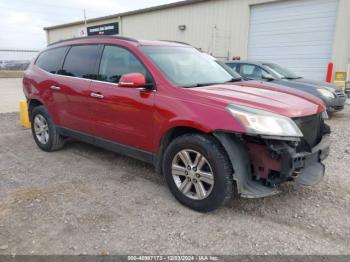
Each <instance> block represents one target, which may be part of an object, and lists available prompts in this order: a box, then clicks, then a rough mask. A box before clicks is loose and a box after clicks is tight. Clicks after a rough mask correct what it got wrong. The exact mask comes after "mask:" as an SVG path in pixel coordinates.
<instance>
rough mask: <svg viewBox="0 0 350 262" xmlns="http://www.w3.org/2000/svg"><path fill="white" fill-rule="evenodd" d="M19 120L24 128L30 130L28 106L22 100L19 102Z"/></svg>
mask: <svg viewBox="0 0 350 262" xmlns="http://www.w3.org/2000/svg"><path fill="white" fill-rule="evenodd" d="M19 120H20V122H21V125H22V126H23V127H24V128H30V121H29V115H28V105H27V102H26V101H24V100H22V101H20V102H19Z"/></svg>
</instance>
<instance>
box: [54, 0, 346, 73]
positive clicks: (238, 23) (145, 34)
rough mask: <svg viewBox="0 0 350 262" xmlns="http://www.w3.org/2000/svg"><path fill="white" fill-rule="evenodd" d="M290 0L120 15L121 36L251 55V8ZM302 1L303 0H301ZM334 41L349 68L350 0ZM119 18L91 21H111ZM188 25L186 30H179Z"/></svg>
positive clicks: (61, 35)
mask: <svg viewBox="0 0 350 262" xmlns="http://www.w3.org/2000/svg"><path fill="white" fill-rule="evenodd" d="M275 1H286V0H213V1H207V2H201V3H197V4H193V5H187V6H180V7H174V8H170V9H165V10H157V11H153V12H148V13H141V14H134V15H128V16H124V17H122V18H120V31H121V35H124V36H129V37H135V38H138V39H154V40H176V41H183V42H187V43H190V44H192V45H194V46H195V47H198V48H202V50H203V51H207V52H209V53H212V54H213V55H214V56H217V57H221V58H231V57H232V56H240V57H242V58H243V59H244V58H246V57H247V52H248V33H249V21H250V7H251V5H255V4H263V3H269V2H275ZM301 1H302V0H301ZM338 12H339V14H338V18H337V22H336V23H337V25H336V31H335V36H334V43H333V52H332V54H333V55H332V56H333V62H334V63H335V70H337V71H346V69H347V64H348V63H349V58H350V30H349V25H350V15H349V14H350V0H339V10H338ZM118 20H119V19H118V18H114V19H108V20H101V21H98V22H94V23H89V24H88V26H93V25H98V24H104V23H111V22H116V21H118ZM179 25H186V30H185V31H181V30H179V28H178V26H179ZM83 27H84V24H83V23H82V24H80V25H75V26H69V27H64V28H58V29H52V30H49V31H48V32H47V38H48V42H49V43H51V42H55V41H58V40H62V39H65V38H70V37H76V36H78V30H79V29H81V28H83Z"/></svg>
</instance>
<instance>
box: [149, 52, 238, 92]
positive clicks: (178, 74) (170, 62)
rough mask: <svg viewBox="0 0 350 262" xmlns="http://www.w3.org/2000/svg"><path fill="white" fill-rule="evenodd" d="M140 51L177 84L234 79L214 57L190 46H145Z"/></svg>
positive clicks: (192, 85)
mask: <svg viewBox="0 0 350 262" xmlns="http://www.w3.org/2000/svg"><path fill="white" fill-rule="evenodd" d="M142 51H143V52H144V53H145V54H146V55H147V56H148V57H150V58H151V60H152V61H153V62H154V63H155V64H156V65H157V66H158V68H159V69H160V70H161V71H162V72H163V73H164V74H165V75H166V76H167V78H168V79H169V80H170V81H171V82H173V83H174V84H176V85H178V86H182V87H197V86H205V85H214V84H222V83H226V82H231V81H233V80H234V79H233V76H232V75H231V74H230V73H228V72H227V71H226V70H225V69H224V68H223V67H222V66H220V65H219V64H218V63H217V62H216V61H215V60H214V59H212V58H210V57H208V55H204V54H202V53H201V52H199V51H198V50H196V49H194V48H191V47H159V46H158V47H150V46H146V47H142ZM237 77H238V78H239V76H237Z"/></svg>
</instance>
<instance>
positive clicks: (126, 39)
mask: <svg viewBox="0 0 350 262" xmlns="http://www.w3.org/2000/svg"><path fill="white" fill-rule="evenodd" d="M91 38H115V39H119V40H125V41H130V42H135V43H138V42H139V41H138V40H136V39H134V38H131V37H125V36H112V35H90V36H82V37H73V38H68V39H64V40H60V41H57V42H53V43H51V44H48V45H47V46H52V45H56V44H60V43H64V42H69V41H72V40H80V39H91Z"/></svg>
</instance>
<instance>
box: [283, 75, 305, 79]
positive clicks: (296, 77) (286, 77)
mask: <svg viewBox="0 0 350 262" xmlns="http://www.w3.org/2000/svg"><path fill="white" fill-rule="evenodd" d="M300 78H302V77H300V76H295V77H288V76H284V77H282V79H288V80H293V79H300Z"/></svg>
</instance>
